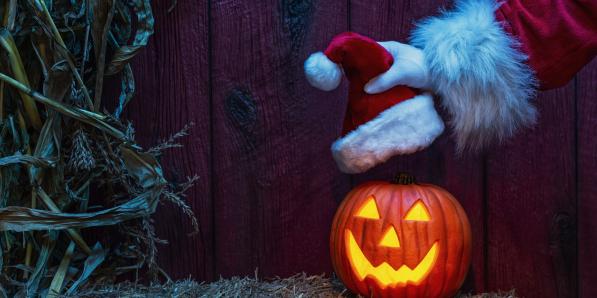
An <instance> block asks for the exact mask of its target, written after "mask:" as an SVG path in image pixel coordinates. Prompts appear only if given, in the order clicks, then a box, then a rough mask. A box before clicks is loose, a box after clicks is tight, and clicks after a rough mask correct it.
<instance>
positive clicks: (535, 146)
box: [128, 0, 597, 297]
mask: <svg viewBox="0 0 597 298" xmlns="http://www.w3.org/2000/svg"><path fill="white" fill-rule="evenodd" d="M177 2H178V3H177V4H176V6H175V7H174V8H173V10H172V11H171V12H168V8H169V7H170V6H171V5H172V3H173V2H171V1H154V13H155V18H156V32H155V35H154V36H153V38H152V40H151V43H150V46H149V47H148V48H147V49H146V50H145V51H143V52H142V53H141V54H140V55H139V56H138V57H137V58H136V60H135V62H134V65H133V68H134V70H135V76H136V81H137V90H138V91H137V96H136V100H134V101H133V102H132V103H131V105H130V107H129V114H128V118H129V119H131V120H132V121H134V123H135V124H136V128H137V135H138V138H139V139H140V141H141V143H142V144H143V145H150V144H154V143H156V142H157V141H158V139H163V138H166V137H167V136H168V135H169V134H171V133H173V132H176V131H178V130H179V129H181V128H182V127H183V126H184V125H185V124H187V123H189V122H195V124H196V125H195V127H194V129H193V131H192V136H190V137H188V138H186V139H185V140H184V145H185V147H184V148H182V149H174V150H172V151H170V152H169V154H168V155H167V157H166V158H165V159H164V163H165V167H166V168H167V169H169V171H168V172H167V173H166V174H167V175H168V176H169V177H172V178H174V179H177V180H184V178H185V177H186V176H189V175H192V174H194V173H196V174H199V175H200V178H201V179H200V181H199V183H198V185H197V186H196V187H195V188H193V189H192V190H191V192H190V195H189V197H188V200H189V202H190V205H191V206H192V207H193V209H194V210H195V212H196V213H197V216H198V217H199V220H200V224H201V232H200V233H199V235H197V236H195V237H191V238H189V237H187V236H186V234H187V233H188V232H190V231H191V227H190V222H189V221H188V220H187V219H186V218H185V216H184V215H183V214H182V213H181V212H179V211H177V210H176V209H175V208H172V207H171V206H162V208H161V209H160V211H159V212H158V214H157V215H156V216H155V218H156V222H157V224H158V233H159V236H161V237H162V238H164V239H167V240H168V241H169V244H168V245H165V246H162V247H161V250H160V255H159V262H160V264H162V265H163V266H164V267H165V269H166V270H167V271H168V272H169V273H170V274H171V276H172V277H175V278H184V277H188V276H189V275H191V276H192V277H193V278H196V279H199V280H213V279H217V278H219V276H224V277H228V276H233V275H253V274H254V271H255V269H256V268H259V269H258V270H259V275H260V276H262V277H273V276H283V277H284V276H289V275H292V274H294V273H296V272H301V271H305V272H307V273H312V274H319V273H322V272H326V273H331V272H332V268H331V263H330V258H329V256H328V235H329V228H330V223H331V220H332V216H333V214H334V211H335V209H336V206H337V205H338V203H339V202H340V201H341V200H342V198H343V196H344V195H345V194H346V193H347V192H348V191H349V190H350V189H351V187H353V186H355V185H357V184H359V183H360V182H363V181H367V180H372V179H390V178H391V177H392V176H393V175H394V174H395V173H396V172H397V171H408V172H410V173H413V174H415V175H416V176H417V178H418V180H419V181H423V182H429V183H434V184H437V185H440V186H442V187H444V188H445V189H447V190H448V191H450V192H451V193H452V194H454V195H455V196H456V197H457V198H458V199H459V200H460V202H461V203H462V205H463V206H464V208H465V209H466V211H467V213H468V215H469V218H470V221H471V225H472V229H473V237H474V239H473V240H474V243H473V247H474V251H473V261H472V267H471V270H470V275H469V278H468V279H467V282H466V285H465V289H467V290H474V291H487V290H498V289H503V290H509V289H511V288H516V289H517V292H518V293H519V294H521V295H523V296H526V297H556V296H558V297H574V296H577V295H578V296H582V297H597V285H596V283H595V281H596V280H597V257H595V256H594V254H595V252H597V198H596V195H595V193H596V192H597V172H596V170H597V154H596V153H595V152H596V151H597V139H596V138H595V131H597V61H593V63H592V64H591V65H589V66H587V67H585V68H584V69H583V70H582V71H581V72H580V73H579V74H578V75H577V76H576V77H575V78H574V79H573V80H572V81H571V82H570V83H569V84H568V85H566V86H565V87H562V88H560V89H557V90H552V91H549V92H543V93H540V94H539V96H538V98H537V100H536V105H537V107H538V109H539V111H540V113H541V115H540V118H539V122H538V124H537V125H536V126H535V127H534V128H532V129H527V130H525V131H523V132H521V133H519V134H518V135H517V136H516V137H515V138H513V139H511V140H510V141H508V142H507V143H505V144H502V145H499V146H495V147H493V148H491V149H490V150H488V151H486V152H485V153H483V154H480V155H474V156H473V155H464V156H462V157H457V156H456V155H455V152H454V143H453V140H452V139H451V138H450V137H449V134H450V131H449V130H447V131H446V133H444V135H443V136H442V137H441V138H439V139H438V140H437V141H436V142H435V143H434V145H433V146H431V147H430V148H429V149H427V150H425V151H423V152H420V153H417V154H414V155H410V156H404V157H398V158H394V159H392V160H391V161H390V162H388V163H386V164H385V165H383V166H380V167H378V168H376V169H374V170H372V171H370V172H368V173H367V174H364V175H356V176H349V175H344V174H342V173H340V172H339V171H338V170H337V169H336V167H335V164H334V162H333V160H332V157H331V153H330V149H329V147H330V144H331V143H332V142H333V141H334V140H335V138H336V137H337V136H338V135H339V132H340V129H341V122H342V119H343V112H344V109H345V105H346V88H345V87H346V83H344V85H342V86H341V88H339V89H337V90H336V91H334V92H330V93H326V92H322V91H318V90H316V89H314V88H312V87H310V86H309V85H308V83H307V81H306V80H305V78H304V75H303V71H302V63H303V61H304V60H305V59H306V58H307V57H308V55H309V54H310V53H312V52H314V51H319V50H323V49H324V48H325V46H326V45H327V44H328V42H329V41H330V39H331V38H332V37H333V36H334V35H335V34H337V33H340V32H343V31H347V30H353V31H356V32H359V33H361V34H364V35H368V36H370V37H372V38H375V39H379V40H400V41H405V39H406V37H407V36H408V34H409V32H410V30H411V29H412V24H413V22H414V21H415V20H417V19H420V18H421V17H424V16H427V15H430V14H435V13H436V12H437V11H438V8H439V7H441V6H442V5H445V4H447V5H448V6H449V3H444V1H433V0H416V1H415V0H411V1H394V0H385V1H369V0H348V1H347V0H343V1H339V0H326V1H323V0H319V1H316V0H304V1H291V0H278V1H251V0H244V1H241V0H230V1H223V0H220V1H216V0H213V1H191V0H178V1H177ZM444 118H445V120H448V119H447V117H444Z"/></svg>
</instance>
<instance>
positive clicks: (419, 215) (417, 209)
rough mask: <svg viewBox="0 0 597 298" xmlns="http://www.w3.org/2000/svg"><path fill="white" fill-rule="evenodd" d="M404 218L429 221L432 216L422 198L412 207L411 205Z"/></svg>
mask: <svg viewBox="0 0 597 298" xmlns="http://www.w3.org/2000/svg"><path fill="white" fill-rule="evenodd" d="M404 219H405V220H413V221H429V220H430V219H431V216H430V215H429V211H428V210H427V207H425V204H423V202H422V201H421V200H418V201H417V202H416V203H415V204H414V205H413V206H412V207H410V210H408V212H406V215H405V216H404Z"/></svg>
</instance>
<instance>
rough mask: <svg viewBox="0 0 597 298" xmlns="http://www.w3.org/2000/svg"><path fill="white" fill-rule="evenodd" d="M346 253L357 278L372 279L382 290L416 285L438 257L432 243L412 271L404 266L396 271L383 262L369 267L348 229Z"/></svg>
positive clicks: (435, 246) (436, 247)
mask: <svg viewBox="0 0 597 298" xmlns="http://www.w3.org/2000/svg"><path fill="white" fill-rule="evenodd" d="M346 251H347V252H348V259H349V261H350V265H351V266H352V269H353V271H354V272H355V274H356V275H357V278H358V279H359V280H361V281H362V280H364V279H365V278H366V277H370V278H373V279H375V280H376V281H377V283H378V284H379V286H380V287H381V288H382V289H384V288H386V287H396V286H404V285H406V284H407V283H412V284H415V285H416V284H419V283H420V282H421V281H422V280H424V279H425V278H426V277H427V275H428V274H429V272H430V271H431V269H432V268H433V265H434V264H435V260H436V258H437V255H438V242H437V241H436V242H435V243H433V245H432V246H431V248H430V249H429V251H428V252H427V254H426V255H425V257H423V259H422V260H421V261H420V262H419V264H418V265H417V266H416V267H415V268H414V269H411V268H410V267H408V266H406V264H404V265H402V266H400V268H398V269H397V270H396V269H394V268H393V267H392V266H391V265H390V264H388V263H387V262H383V263H382V264H380V265H378V266H373V265H371V262H369V260H368V259H367V257H366V256H365V254H363V251H362V250H361V248H360V247H359V245H358V243H357V241H356V240H355V238H354V236H353V235H352V232H351V231H350V230H348V229H347V230H346Z"/></svg>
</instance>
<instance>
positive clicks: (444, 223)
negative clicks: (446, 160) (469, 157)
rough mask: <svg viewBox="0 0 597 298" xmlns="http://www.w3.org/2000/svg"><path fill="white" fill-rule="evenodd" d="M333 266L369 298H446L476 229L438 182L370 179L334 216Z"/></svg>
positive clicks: (459, 277) (461, 272) (462, 271)
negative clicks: (472, 230) (377, 180)
mask: <svg viewBox="0 0 597 298" xmlns="http://www.w3.org/2000/svg"><path fill="white" fill-rule="evenodd" d="M330 243H331V253H332V261H333V264H334V268H335V270H336V273H337V274H338V276H339V277H340V278H341V279H342V281H344V283H345V284H346V286H347V287H348V288H349V289H351V290H353V291H355V292H358V293H360V294H361V295H364V296H365V297H370V296H372V295H373V296H375V297H389V296H399V297H448V296H451V295H454V294H455V293H456V292H457V290H458V288H459V287H460V286H461V284H462V282H463V281H464V278H465V276H466V272H467V271H468V266H469V263H470V254H471V232H470V226H469V223H468V220H467V218H466V214H465V213H464V210H463V209H462V207H461V206H460V204H459V203H458V201H457V200H456V199H454V197H452V196H451V195H450V194H449V193H448V192H446V191H445V190H443V189H441V188H439V187H437V186H433V185H420V184H413V183H406V184H391V183H387V182H371V183H366V184H364V185H361V186H359V187H357V188H356V189H354V190H353V191H351V192H350V193H349V194H348V195H347V197H346V199H345V200H344V202H343V203H342V205H341V206H340V208H339V209H338V211H337V213H336V216H335V218H334V223H333V228H332V233H331V240H330Z"/></svg>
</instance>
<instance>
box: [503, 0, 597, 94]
mask: <svg viewBox="0 0 597 298" xmlns="http://www.w3.org/2000/svg"><path fill="white" fill-rule="evenodd" d="M496 18H497V19H498V20H499V21H501V22H502V23H503V24H504V27H505V28H504V29H505V30H506V31H507V32H508V33H510V34H511V35H513V36H515V37H516V38H517V39H518V40H519V41H520V42H521V50H522V51H523V52H524V53H525V54H527V55H528V57H529V61H528V63H529V65H530V66H531V68H532V69H533V70H534V71H535V75H536V76H537V78H538V79H539V82H540V84H541V89H551V88H556V87H559V86H562V85H564V84H566V83H567V82H568V81H569V80H570V79H571V78H572V77H573V76H574V75H575V74H576V73H577V72H578V71H579V70H580V69H581V68H582V67H583V66H584V65H585V64H587V63H589V62H590V61H591V59H593V57H595V55H597V1H595V0H584V1H583V0H577V1H572V0H527V1H525V0H509V1H507V2H505V3H503V4H502V6H501V7H500V8H499V9H498V10H497V11H496Z"/></svg>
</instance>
